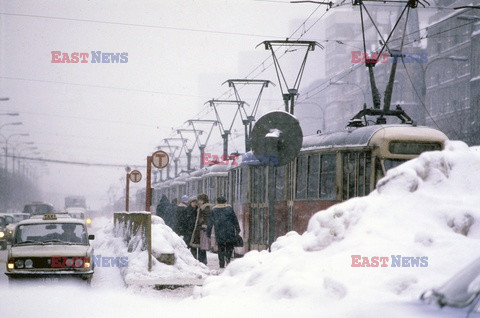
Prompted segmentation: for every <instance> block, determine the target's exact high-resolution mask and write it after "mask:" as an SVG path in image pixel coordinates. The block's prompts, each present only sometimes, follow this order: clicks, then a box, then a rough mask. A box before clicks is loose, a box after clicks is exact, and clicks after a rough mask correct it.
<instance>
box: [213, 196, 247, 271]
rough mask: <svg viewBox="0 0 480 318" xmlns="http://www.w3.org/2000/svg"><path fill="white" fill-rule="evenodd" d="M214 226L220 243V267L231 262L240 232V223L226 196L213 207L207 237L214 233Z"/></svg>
mask: <svg viewBox="0 0 480 318" xmlns="http://www.w3.org/2000/svg"><path fill="white" fill-rule="evenodd" d="M212 228H214V229H215V240H216V241H217V245H218V262H219V265H220V268H224V267H225V263H226V264H228V263H230V259H231V257H232V253H233V247H234V245H235V240H236V236H237V234H239V233H240V225H239V224H238V219H237V216H236V215H235V212H234V211H233V208H232V207H231V206H230V205H227V200H226V199H225V198H224V197H221V196H220V197H218V198H217V205H215V206H214V207H213V210H212V214H211V215H210V218H209V219H208V226H207V237H208V238H210V236H211V235H212Z"/></svg>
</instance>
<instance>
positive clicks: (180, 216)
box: [175, 195, 188, 243]
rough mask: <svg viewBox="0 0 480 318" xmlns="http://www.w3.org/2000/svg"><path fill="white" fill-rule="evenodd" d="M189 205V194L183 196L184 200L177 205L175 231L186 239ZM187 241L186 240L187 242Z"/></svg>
mask: <svg viewBox="0 0 480 318" xmlns="http://www.w3.org/2000/svg"><path fill="white" fill-rule="evenodd" d="M187 207H188V196H187V195H183V196H182V202H180V203H179V204H178V205H177V224H176V225H175V233H177V235H179V236H182V237H183V238H184V239H185V231H186V230H185V227H186V223H187V220H186V214H185V210H186V209H187ZM185 243H186V242H185Z"/></svg>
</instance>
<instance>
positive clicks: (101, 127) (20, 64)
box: [0, 0, 325, 207]
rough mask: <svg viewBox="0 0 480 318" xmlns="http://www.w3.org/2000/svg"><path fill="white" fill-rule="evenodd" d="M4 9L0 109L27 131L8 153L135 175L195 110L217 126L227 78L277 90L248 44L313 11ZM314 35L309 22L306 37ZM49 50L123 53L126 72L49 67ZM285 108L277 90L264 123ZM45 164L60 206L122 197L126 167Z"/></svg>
mask: <svg viewBox="0 0 480 318" xmlns="http://www.w3.org/2000/svg"><path fill="white" fill-rule="evenodd" d="M0 7H1V10H0V11H1V14H0V21H1V31H0V32H1V42H2V43H1V57H0V59H1V60H0V62H1V77H0V83H1V89H0V95H1V96H0V97H9V98H10V100H9V101H7V102H0V110H1V111H6V110H9V111H18V112H19V113H20V117H19V118H18V120H20V121H22V122H23V125H22V126H18V127H13V126H12V127H5V128H3V129H2V131H1V133H2V134H3V135H5V136H8V135H10V134H12V133H17V132H28V133H29V134H30V136H29V137H26V138H25V137H23V139H22V138H21V137H18V138H17V137H14V138H12V139H11V141H10V145H9V146H10V150H11V147H12V146H13V145H15V144H16V143H19V142H20V141H33V142H34V143H35V145H36V146H37V147H38V148H39V151H40V152H41V154H42V157H43V158H45V159H53V160H65V161H75V162H87V163H108V164H121V165H124V164H125V165H126V164H129V165H132V166H133V165H145V158H146V156H147V155H148V154H150V153H151V152H152V151H153V150H155V147H156V146H157V145H159V144H161V143H162V139H163V138H167V137H171V136H172V135H171V129H172V127H174V128H180V127H181V126H182V124H183V123H184V122H185V121H186V120H188V119H191V118H194V117H195V116H196V115H197V114H198V113H199V112H200V113H201V118H204V119H206V118H212V119H213V113H210V114H208V115H205V113H206V112H205V111H204V109H205V106H204V103H205V102H206V101H207V100H208V99H211V98H219V97H222V94H223V93H225V92H226V91H228V87H226V85H224V86H221V83H222V82H224V81H225V80H227V79H228V78H244V77H246V76H247V75H249V73H251V72H252V71H254V72H253V73H252V74H250V75H249V77H252V76H256V77H257V78H260V79H268V80H272V81H274V82H275V83H276V82H277V81H276V78H275V73H274V72H273V68H269V69H267V70H266V71H264V72H263V73H261V72H262V70H263V69H264V68H265V67H268V65H270V64H271V60H268V61H267V62H265V63H263V65H262V61H264V60H265V59H266V58H268V57H269V56H270V53H269V52H268V51H265V50H264V49H263V47H258V48H257V49H255V46H256V45H257V44H259V43H260V42H262V41H264V40H272V39H279V38H286V37H287V36H290V35H291V34H292V32H293V31H294V30H295V29H296V28H298V27H299V26H300V24H301V22H302V21H305V19H307V18H308V16H309V15H310V14H311V13H312V12H313V11H314V10H315V9H317V6H316V5H298V4H297V5H293V4H289V3H288V2H281V1H253V0H242V1H239V0H227V1H225V0H209V1H192V0H175V1H173V0H171V1H37V0H33V1H6V0H3V1H0ZM324 13H325V8H324V7H321V8H319V9H318V10H317V11H315V12H314V14H313V15H312V16H311V17H310V19H309V20H308V21H307V24H306V25H305V26H303V27H301V28H300V29H299V30H298V31H297V33H296V34H295V36H296V37H298V36H300V35H301V33H302V32H303V31H305V30H306V29H308V28H309V27H310V26H311V25H312V24H313V23H314V22H315V20H317V19H318V18H319V17H320V16H321V15H323V14H324ZM319 32H320V24H317V25H315V26H314V27H312V28H311V30H310V31H309V32H308V33H307V34H306V35H304V37H303V38H302V39H310V38H308V36H309V35H310V34H311V35H312V37H313V35H315V34H319ZM317 37H318V36H317ZM52 51H61V52H67V53H70V54H71V53H73V52H79V53H82V52H86V53H89V54H90V55H91V53H90V52H91V51H101V52H108V53H123V52H126V53H128V62H127V63H114V64H103V63H101V64H94V63H91V56H90V57H89V58H88V60H89V63H70V64H69V63H52V53H51V52H52ZM315 53H316V54H317V56H316V57H314V58H313V59H312V60H311V63H314V64H310V65H315V63H316V64H317V66H316V68H315V69H313V68H311V69H310V70H309V69H307V74H306V76H310V77H312V75H311V74H313V73H316V74H318V72H319V68H318V58H319V57H318V56H319V55H320V54H321V52H320V51H318V52H317V51H316V52H315ZM292 56H293V55H292ZM315 59H317V60H316V62H315ZM256 67H257V69H255V68H256ZM309 72H312V73H311V74H310V75H309V74H308V73H309ZM245 92H247V90H245ZM254 95H255V93H254V92H252V93H251V95H248V94H246V95H245V97H244V99H246V100H247V99H248V98H250V99H251V98H252V96H254ZM242 97H243V96H242ZM223 98H233V96H232V97H229V96H228V95H223ZM281 105H282V102H281V95H280V91H279V89H278V86H277V87H275V88H274V87H272V88H269V89H268V90H267V92H266V94H265V96H264V104H263V106H262V107H263V108H262V110H260V114H261V113H262V112H265V111H266V110H268V109H275V108H278V107H281ZM202 111H203V112H202ZM0 120H1V121H2V123H6V122H8V121H9V120H17V119H16V118H13V117H12V118H6V117H5V116H2V118H0ZM219 139H220V137H219V132H218V130H217V129H215V130H214V132H213V135H212V141H211V143H210V144H211V145H212V146H211V147H209V148H207V151H210V152H212V153H218V154H221V153H222V148H221V145H220V144H218V143H217V144H215V141H216V140H217V141H218V140H219ZM242 146H243V144H242V143H238V142H237V143H236V144H234V145H232V146H230V149H229V150H231V151H234V150H240V151H243V147H242ZM23 147H24V146H18V148H19V149H21V148H23ZM23 154H25V155H27V154H28V151H25V152H23ZM47 166H48V173H44V172H41V171H43V170H39V171H40V177H41V179H40V180H39V181H40V185H41V186H42V188H43V189H44V192H45V193H46V196H45V197H44V199H45V200H47V201H53V202H54V203H56V204H57V205H60V204H63V203H62V202H59V201H60V198H62V197H63V196H64V195H67V194H77V195H78V194H80V195H86V196H87V198H88V201H89V202H90V205H91V206H92V207H99V206H101V205H103V204H105V203H107V195H106V193H107V190H108V188H109V187H110V186H111V185H114V186H115V187H116V188H117V189H118V195H117V197H118V196H120V195H121V191H120V190H121V187H122V186H123V181H121V179H122V180H123V178H124V169H123V168H94V167H89V168H85V167H78V166H74V165H61V164H51V163H50V164H47ZM142 186H144V183H143V182H142ZM132 191H135V189H133V190H132Z"/></svg>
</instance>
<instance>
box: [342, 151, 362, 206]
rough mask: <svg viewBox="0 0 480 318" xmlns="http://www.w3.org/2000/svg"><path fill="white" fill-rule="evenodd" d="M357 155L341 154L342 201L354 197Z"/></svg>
mask: <svg viewBox="0 0 480 318" xmlns="http://www.w3.org/2000/svg"><path fill="white" fill-rule="evenodd" d="M357 158H358V153H349V152H347V153H344V154H343V194H342V196H343V199H344V200H346V199H349V198H352V197H354V196H355V181H356V180H355V174H356V171H357V167H356V164H357Z"/></svg>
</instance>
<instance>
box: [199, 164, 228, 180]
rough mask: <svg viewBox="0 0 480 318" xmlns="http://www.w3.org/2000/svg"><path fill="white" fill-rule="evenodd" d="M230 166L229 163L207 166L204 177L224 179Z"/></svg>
mask: <svg viewBox="0 0 480 318" xmlns="http://www.w3.org/2000/svg"><path fill="white" fill-rule="evenodd" d="M229 166H230V163H229V162H223V163H222V164H216V165H213V166H209V167H207V169H206V172H205V175H204V176H205V177H215V176H218V177H224V176H227V175H228V167H229Z"/></svg>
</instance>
